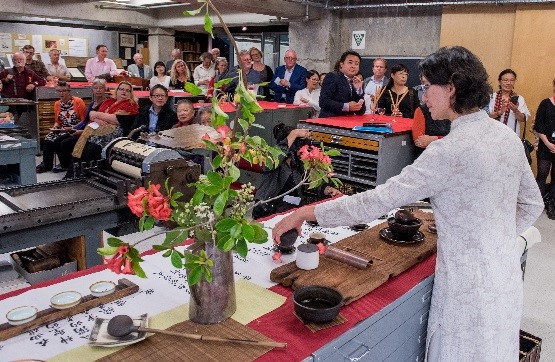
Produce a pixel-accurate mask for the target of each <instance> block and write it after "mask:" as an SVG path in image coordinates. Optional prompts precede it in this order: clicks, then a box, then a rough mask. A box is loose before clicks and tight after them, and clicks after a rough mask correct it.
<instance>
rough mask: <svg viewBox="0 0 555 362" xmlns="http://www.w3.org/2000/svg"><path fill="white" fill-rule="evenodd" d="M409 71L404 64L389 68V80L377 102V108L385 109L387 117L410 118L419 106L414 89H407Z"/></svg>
mask: <svg viewBox="0 0 555 362" xmlns="http://www.w3.org/2000/svg"><path fill="white" fill-rule="evenodd" d="M408 76H409V69H408V68H407V67H406V66H405V65H404V64H397V65H394V66H393V67H391V79H390V80H389V82H388V83H387V86H386V87H385V91H384V93H383V94H382V96H381V98H380V100H379V101H378V107H379V108H385V114H387V115H388V116H395V117H404V118H412V117H413V116H414V111H415V110H416V108H418V106H419V105H420V101H419V100H418V95H417V94H416V92H415V91H414V89H412V88H409V87H407V85H406V84H407V79H408Z"/></svg>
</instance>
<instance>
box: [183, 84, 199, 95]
mask: <svg viewBox="0 0 555 362" xmlns="http://www.w3.org/2000/svg"><path fill="white" fill-rule="evenodd" d="M185 91H186V92H189V93H191V94H192V95H193V96H198V95H201V94H202V89H200V88H199V87H197V86H196V85H195V84H194V83H191V82H186V83H185Z"/></svg>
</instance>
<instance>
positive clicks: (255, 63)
mask: <svg viewBox="0 0 555 362" xmlns="http://www.w3.org/2000/svg"><path fill="white" fill-rule="evenodd" d="M249 54H250V55H251V59H252V69H254V70H256V71H257V72H259V73H260V82H261V83H265V82H270V81H271V80H272V78H273V77H274V72H273V71H272V68H270V67H269V66H267V65H266V64H264V63H263V60H264V56H263V55H262V52H261V51H260V50H259V49H258V48H255V47H252V48H250V50H249ZM259 89H261V91H260V92H259V94H261V95H263V96H264V100H267V101H271V100H273V97H272V95H271V94H270V87H268V86H267V85H265V86H261V87H260V88H259Z"/></svg>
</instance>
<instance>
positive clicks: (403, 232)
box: [387, 217, 422, 240]
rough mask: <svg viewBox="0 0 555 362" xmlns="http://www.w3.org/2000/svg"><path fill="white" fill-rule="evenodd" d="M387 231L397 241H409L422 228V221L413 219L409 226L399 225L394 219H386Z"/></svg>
mask: <svg viewBox="0 0 555 362" xmlns="http://www.w3.org/2000/svg"><path fill="white" fill-rule="evenodd" d="M387 224H388V226H389V230H391V233H392V234H393V236H394V237H395V239H397V240H411V239H412V237H413V236H414V235H415V234H416V233H417V232H418V229H420V226H422V220H420V219H415V220H414V221H412V222H411V223H409V224H401V223H399V222H398V221H397V220H395V218H393V217H390V218H389V219H387Z"/></svg>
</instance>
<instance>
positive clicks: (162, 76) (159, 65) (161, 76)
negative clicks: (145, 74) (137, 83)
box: [150, 61, 171, 89]
mask: <svg viewBox="0 0 555 362" xmlns="http://www.w3.org/2000/svg"><path fill="white" fill-rule="evenodd" d="M154 74H155V75H154V77H152V78H150V88H151V89H152V87H154V86H155V85H156V84H162V85H163V86H164V87H166V89H167V88H169V87H170V79H171V78H170V76H169V75H166V65H165V64H164V62H160V61H158V62H156V63H155V64H154Z"/></svg>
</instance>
